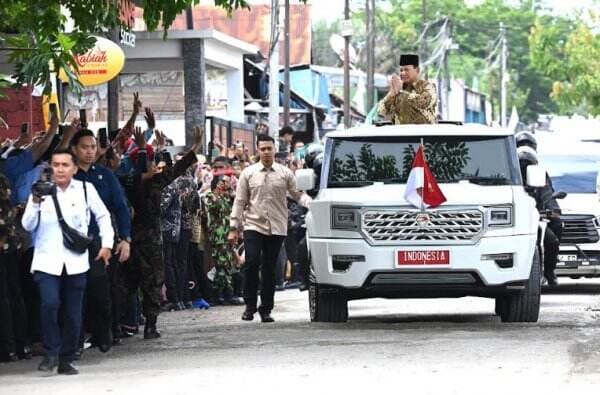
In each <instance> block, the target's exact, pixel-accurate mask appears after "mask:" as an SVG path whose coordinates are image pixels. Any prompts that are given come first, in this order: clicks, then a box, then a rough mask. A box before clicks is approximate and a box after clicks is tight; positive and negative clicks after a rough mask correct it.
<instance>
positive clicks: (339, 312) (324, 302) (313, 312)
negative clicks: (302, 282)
mask: <svg viewBox="0 0 600 395" xmlns="http://www.w3.org/2000/svg"><path fill="white" fill-rule="evenodd" d="M308 304H309V309H310V320H311V321H312V322H346V321H348V301H347V300H346V297H345V296H344V295H343V294H342V293H341V292H339V291H336V290H329V289H327V290H325V289H321V287H319V284H317V281H316V277H315V274H314V271H313V268H312V265H311V268H310V274H309V283H308Z"/></svg>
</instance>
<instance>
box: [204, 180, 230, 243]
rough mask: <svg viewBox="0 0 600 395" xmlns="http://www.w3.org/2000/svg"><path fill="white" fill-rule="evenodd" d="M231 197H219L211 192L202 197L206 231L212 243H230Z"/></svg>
mask: <svg viewBox="0 0 600 395" xmlns="http://www.w3.org/2000/svg"><path fill="white" fill-rule="evenodd" d="M231 207H232V204H231V199H230V198H229V197H225V196H222V197H218V196H216V195H215V194H214V193H212V192H209V193H207V194H206V195H204V197H203V198H202V216H203V222H204V223H205V224H206V233H207V236H208V240H209V242H210V244H211V245H213V246H215V245H223V244H228V243H229V241H228V240H227V235H228V233H229V216H230V215H231Z"/></svg>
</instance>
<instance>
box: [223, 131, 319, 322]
mask: <svg viewBox="0 0 600 395" xmlns="http://www.w3.org/2000/svg"><path fill="white" fill-rule="evenodd" d="M256 146H257V148H258V153H259V157H260V161H259V162H258V163H256V164H254V165H252V166H249V167H247V168H246V169H244V171H243V172H242V174H241V175H240V179H239V180H238V184H237V191H236V195H235V201H234V203H233V211H232V213H231V222H230V227H231V230H230V232H229V236H228V239H229V241H230V242H232V243H235V242H237V239H238V235H239V232H240V231H241V230H243V231H244V247H245V250H246V262H245V264H244V301H245V303H246V311H245V312H244V314H243V315H242V319H243V320H244V321H251V320H253V319H254V313H256V311H257V308H256V305H257V300H258V299H257V291H258V270H259V267H260V266H261V256H262V267H260V269H261V290H260V299H261V301H260V302H261V303H260V307H259V308H258V312H259V314H260V317H261V320H262V322H273V321H274V319H273V318H272V317H271V310H272V309H273V299H274V296H275V264H276V261H277V255H278V254H279V250H280V248H281V244H282V243H283V240H284V239H285V236H286V235H287V223H288V210H287V201H286V196H287V194H289V195H290V196H291V197H292V198H293V199H295V200H297V201H298V203H300V204H301V205H302V206H304V207H308V204H309V203H310V201H311V199H310V197H309V196H308V195H306V194H304V193H302V192H299V191H298V189H297V188H296V178H295V177H294V173H292V171H291V170H290V169H288V168H287V167H285V166H282V165H280V164H278V163H274V159H275V141H274V140H273V138H272V137H270V136H267V135H262V134H260V135H258V136H257V140H256Z"/></svg>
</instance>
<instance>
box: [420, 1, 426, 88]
mask: <svg viewBox="0 0 600 395" xmlns="http://www.w3.org/2000/svg"><path fill="white" fill-rule="evenodd" d="M421 25H422V26H423V32H424V33H423V38H422V40H421V61H422V62H425V61H426V60H427V35H426V34H425V30H426V29H427V0H421ZM421 72H422V73H423V76H424V79H427V66H424V67H423V69H422V70H421Z"/></svg>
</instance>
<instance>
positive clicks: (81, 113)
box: [79, 108, 88, 129]
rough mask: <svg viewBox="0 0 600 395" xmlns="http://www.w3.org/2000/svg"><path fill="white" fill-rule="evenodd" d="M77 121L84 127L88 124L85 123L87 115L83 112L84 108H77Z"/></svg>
mask: <svg viewBox="0 0 600 395" xmlns="http://www.w3.org/2000/svg"><path fill="white" fill-rule="evenodd" d="M79 121H80V123H81V127H82V128H84V129H86V128H87V126H88V124H87V115H86V113H85V108H83V109H81V110H79Z"/></svg>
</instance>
